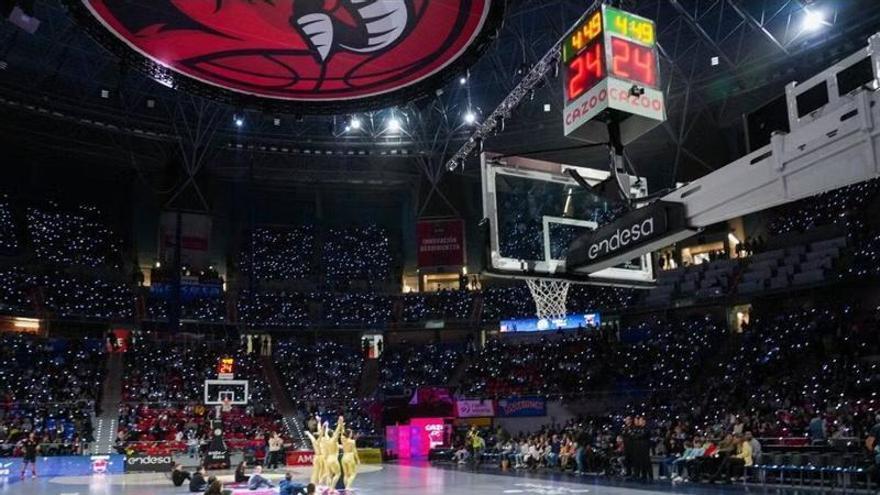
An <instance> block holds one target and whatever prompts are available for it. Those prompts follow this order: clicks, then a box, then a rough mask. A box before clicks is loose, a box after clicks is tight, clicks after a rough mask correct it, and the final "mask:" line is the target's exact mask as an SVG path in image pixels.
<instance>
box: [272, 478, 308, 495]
mask: <svg viewBox="0 0 880 495" xmlns="http://www.w3.org/2000/svg"><path fill="white" fill-rule="evenodd" d="M303 489H306V486H305V485H303V484H301V483H297V482H295V481H293V479H292V476H291V474H290V473H286V474H285V475H284V479H283V480H281V483H278V495H298V494H300V493H302V491H303Z"/></svg>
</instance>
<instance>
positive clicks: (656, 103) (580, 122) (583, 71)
mask: <svg viewBox="0 0 880 495" xmlns="http://www.w3.org/2000/svg"><path fill="white" fill-rule="evenodd" d="M560 63H561V65H562V67H561V73H562V77H563V86H564V87H563V93H564V95H565V112H564V120H565V135H566V136H569V135H572V137H576V138H583V139H586V140H591V141H601V140H603V139H607V129H605V128H604V125H603V123H604V122H607V121H609V120H610V119H613V120H614V121H616V122H617V123H619V124H620V127H621V136H622V138H623V140H624V142H629V141H632V140H633V139H635V138H636V137H638V136H639V135H641V134H643V133H645V132H647V131H648V130H650V129H651V128H653V127H654V126H656V125H657V124H659V123H660V122H663V121H664V120H666V108H665V101H664V98H663V92H662V91H661V90H660V87H661V86H660V70H659V63H658V56H657V38H656V27H655V25H654V22H653V21H651V20H650V19H646V18H644V17H640V16H637V15H634V14H631V13H629V12H625V11H623V10H620V9H616V8H614V7H610V6H608V5H601V6H600V7H599V8H597V9H596V10H594V11H591V12H588V13H587V14H586V15H584V16H583V17H582V18H581V21H580V22H579V23H578V24H577V25H576V26H575V27H574V28H573V29H572V30H571V31H569V33H568V35H566V37H565V39H564V41H563V44H562V57H561V60H560ZM603 132H604V133H605V137H604V138H603V136H602V133H603Z"/></svg>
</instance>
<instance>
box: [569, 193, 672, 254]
mask: <svg viewBox="0 0 880 495" xmlns="http://www.w3.org/2000/svg"><path fill="white" fill-rule="evenodd" d="M684 225H685V216H684V205H682V204H680V203H669V202H666V201H657V202H655V203H652V204H651V205H648V206H644V207H642V208H639V209H638V210H634V211H631V212H629V213H628V214H626V215H624V216H623V217H621V218H619V219H618V220H617V221H615V222H612V223H610V224H607V225H604V226H602V227H599V228H598V229H596V230H594V231H593V232H590V233H587V234H584V235H583V236H581V237H579V238H578V239H577V240H575V241H574V242H573V243H572V244H571V247H569V249H568V255H567V257H566V268H568V269H574V268H582V267H585V266H588V265H591V264H594V263H599V262H601V261H604V260H607V259H609V258H614V257H615V256H620V255H621V254H624V253H626V252H628V251H632V250H634V249H636V248H638V247H639V246H641V245H643V244H647V243H649V242H651V241H654V240H656V239H659V238H660V237H662V236H664V235H666V234H669V233H672V232H674V231H679V230H681V229H683V228H684Z"/></svg>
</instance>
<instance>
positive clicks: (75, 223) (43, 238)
mask: <svg viewBox="0 0 880 495" xmlns="http://www.w3.org/2000/svg"><path fill="white" fill-rule="evenodd" d="M100 215H101V214H100V212H99V211H98V209H97V208H95V207H93V206H85V205H80V206H79V207H78V208H77V209H76V210H74V211H72V212H70V211H65V210H59V209H58V206H57V205H55V204H51V205H50V207H49V208H45V209H42V208H29V209H28V211H27V222H28V223H27V231H28V236H29V238H30V244H31V246H32V248H33V250H34V254H35V255H36V257H37V258H38V259H40V260H43V261H46V262H48V263H51V264H55V265H62V266H71V265H81V266H88V267H98V266H108V265H109V266H114V267H116V268H119V266H120V263H119V249H120V245H119V242H118V241H117V239H116V236H115V234H114V233H113V231H112V230H111V229H110V228H109V227H108V226H107V225H106V224H105V223H104V222H103V221H102V220H101V218H100Z"/></svg>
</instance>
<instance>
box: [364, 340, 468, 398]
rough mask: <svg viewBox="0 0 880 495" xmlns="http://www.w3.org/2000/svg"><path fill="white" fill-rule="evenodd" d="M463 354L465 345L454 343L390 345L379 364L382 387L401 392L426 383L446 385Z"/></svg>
mask: <svg viewBox="0 0 880 495" xmlns="http://www.w3.org/2000/svg"><path fill="white" fill-rule="evenodd" d="M461 358H462V349H461V347H460V346H458V345H453V344H449V345H444V344H429V345H425V346H401V347H394V348H390V349H386V350H385V352H383V353H382V356H381V364H380V366H379V368H380V370H381V372H380V373H381V376H380V384H381V388H382V390H383V391H384V392H385V393H386V394H395V393H397V394H399V393H404V392H407V391H412V390H414V389H416V388H418V387H422V386H446V385H448V384H449V379H450V378H451V377H452V372H453V371H454V370H455V368H456V367H457V366H458V364H459V362H460V361H461Z"/></svg>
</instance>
